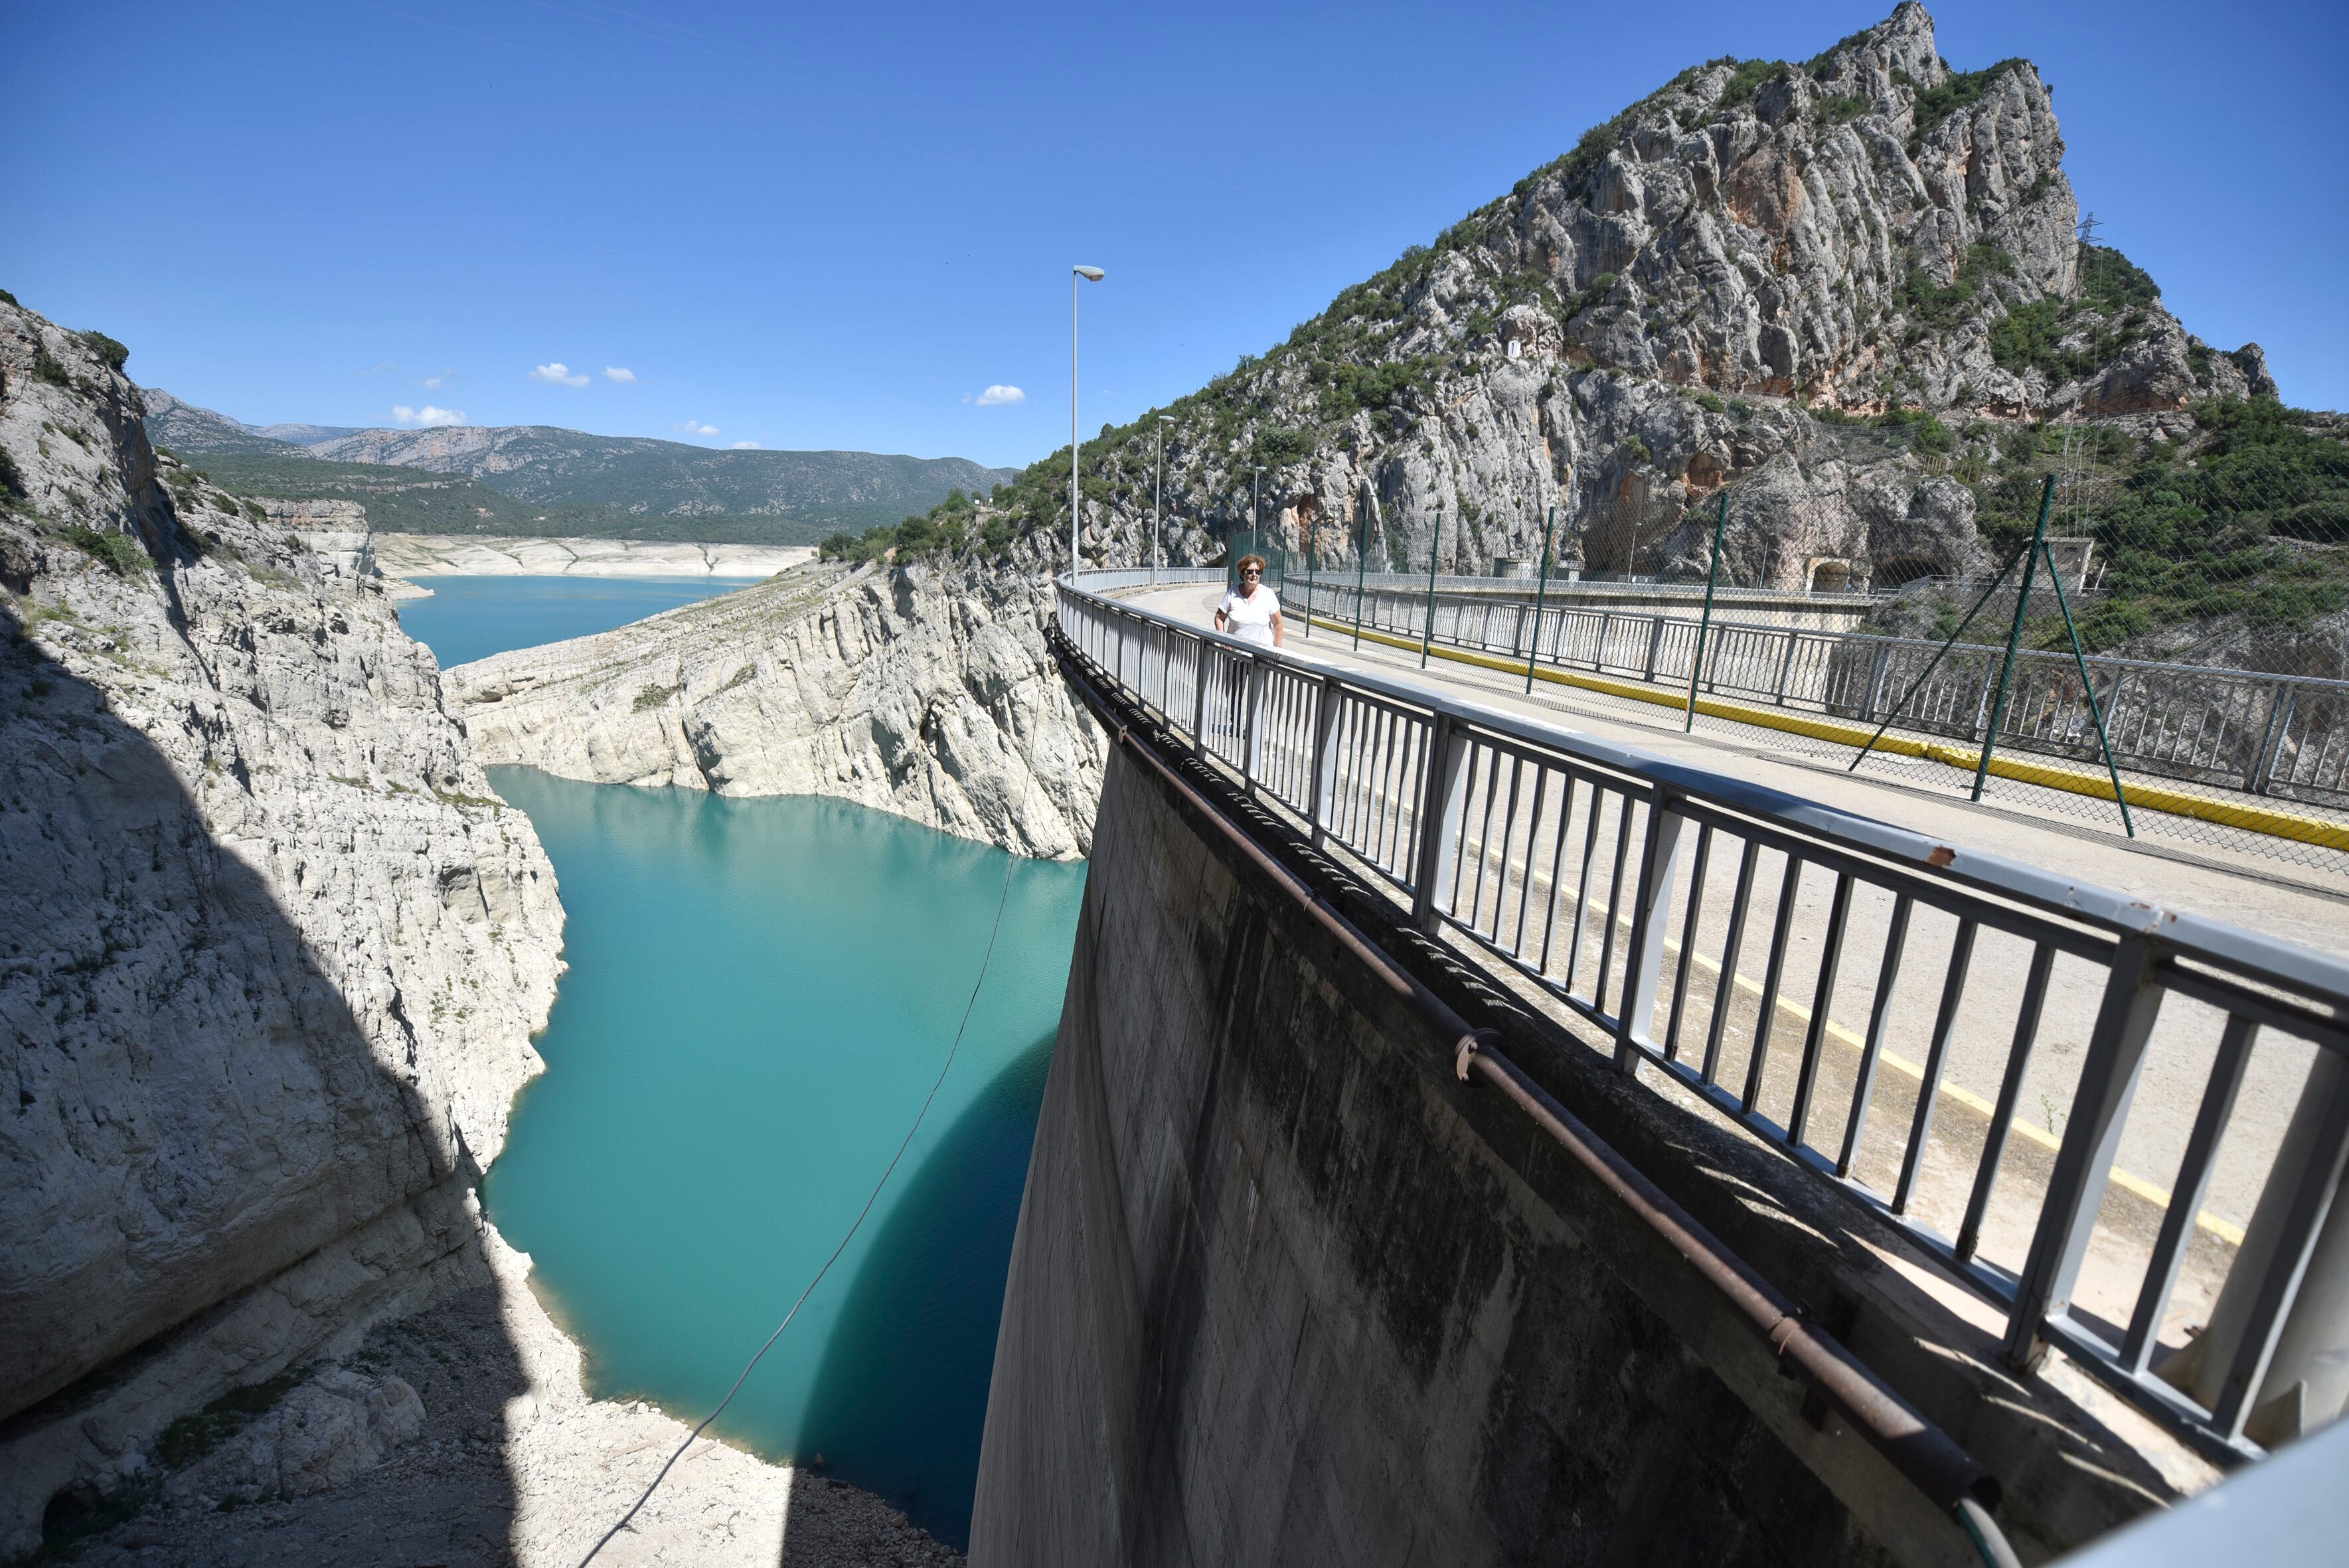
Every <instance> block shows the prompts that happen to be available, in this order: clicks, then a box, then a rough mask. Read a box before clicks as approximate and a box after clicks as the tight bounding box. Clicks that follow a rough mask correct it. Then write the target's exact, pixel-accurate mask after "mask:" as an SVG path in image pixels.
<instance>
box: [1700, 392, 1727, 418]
mask: <svg viewBox="0 0 2349 1568" xmlns="http://www.w3.org/2000/svg"><path fill="white" fill-rule="evenodd" d="M1696 406H1697V407H1700V408H1702V409H1703V410H1704V411H1705V412H1706V413H1708V414H1718V413H1721V412H1723V410H1724V409H1726V408H1727V407H1729V405H1727V404H1726V403H1723V401H1722V400H1721V399H1720V398H1718V397H1714V396H1713V394H1712V393H1710V392H1700V393H1698V394H1697V395H1696Z"/></svg>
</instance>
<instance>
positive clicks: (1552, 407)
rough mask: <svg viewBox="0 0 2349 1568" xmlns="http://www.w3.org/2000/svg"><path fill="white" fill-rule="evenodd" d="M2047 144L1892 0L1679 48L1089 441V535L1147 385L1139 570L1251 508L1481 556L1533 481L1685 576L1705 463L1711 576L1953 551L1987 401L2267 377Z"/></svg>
mask: <svg viewBox="0 0 2349 1568" xmlns="http://www.w3.org/2000/svg"><path fill="white" fill-rule="evenodd" d="M2063 154H2064V141H2063V138H2062V134H2061V131H2060V129H2059V127H2058V125H2057V121H2056V117H2055V112H2054V105H2053V100H2052V98H2051V91H2050V88H2048V87H2047V85H2046V84H2045V83H2044V82H2043V81H2042V80H2041V79H2040V77H2039V74H2038V72H2037V71H2036V70H2035V69H2034V68H2033V67H2032V65H2031V64H2030V63H2029V62H2028V61H2024V60H2006V61H2002V62H1999V63H1997V64H1994V65H1992V66H1989V67H1985V68H1983V69H1981V70H1974V71H1961V70H1958V69H1956V68H1954V67H1951V65H1950V64H1949V63H1948V62H1946V61H1944V60H1943V59H1942V58H1941V57H1940V54H1939V52H1938V50H1937V49H1936V47H1935V43H1934V35H1933V24H1932V19H1931V17H1930V16H1929V15H1927V14H1926V12H1925V11H1924V9H1923V8H1922V7H1921V6H1920V5H1916V4H1914V3H1913V0H1912V3H1908V4H1903V5H1900V6H1899V9H1898V10H1896V11H1895V12H1894V13H1893V14H1892V15H1891V16H1890V17H1889V18H1888V19H1887V20H1885V21H1884V22H1882V23H1880V24H1878V26H1873V27H1870V28H1868V29H1867V30H1865V31H1863V32H1860V33H1857V34H1855V35H1853V36H1850V37H1848V38H1847V39H1845V40H1843V41H1842V42H1841V43H1838V44H1837V45H1835V46H1833V47H1831V48H1828V49H1827V50H1826V51H1825V52H1824V53H1822V54H1820V55H1819V56H1817V57H1815V58H1813V59H1811V60H1808V61H1804V62H1788V61H1770V60H1746V61H1740V60H1734V59H1723V60H1715V61H1713V62H1710V63H1708V64H1704V65H1701V66H1692V67H1690V68H1689V69H1687V70H1685V71H1682V73H1681V74H1680V75H1679V76H1677V77H1673V78H1672V79H1671V81H1670V82H1668V83H1666V84H1665V85H1664V86H1663V87H1661V88H1659V89H1657V90H1656V91H1655V92H1654V93H1651V94H1650V95H1649V96H1648V97H1647V98H1643V99H1641V100H1640V102H1639V103H1636V104H1634V105H1632V106H1631V107H1630V108H1627V109H1625V110H1624V111H1623V112H1622V113H1621V114H1619V115H1618V116H1616V117H1615V118H1614V119H1611V120H1609V121H1608V122H1607V123H1605V124H1603V125H1600V126H1598V127H1596V128H1594V129H1591V130H1590V131H1589V132H1588V134H1586V135H1584V136H1583V137H1582V139H1581V140H1580V142H1579V143H1578V145H1577V146H1576V147H1575V148H1574V149H1573V150H1572V151H1570V152H1568V153H1567V154H1566V155H1565V156H1563V157H1561V158H1559V159H1557V160H1555V161H1553V162H1551V163H1549V164H1547V165H1546V166H1544V167H1543V168H1541V169H1538V170H1535V171H1534V172H1532V173H1531V174H1529V175H1527V176H1526V178H1525V179H1523V180H1521V181H1518V182H1517V184H1516V187H1515V188H1514V189H1513V190H1512V191H1510V192H1509V193H1508V194H1506V196H1503V197H1501V198H1500V199H1499V200H1497V201H1492V202H1490V203H1488V204H1486V205H1485V206H1484V207H1482V208H1479V209H1478V210H1477V211H1475V212H1472V213H1471V214H1469V215H1468V216H1467V217H1466V218H1465V219H1464V220H1463V221H1462V222H1459V223H1457V224H1455V225H1454V226H1453V227H1452V228H1451V229H1448V230H1446V231H1445V232H1444V233H1443V234H1442V235H1440V236H1438V237H1437V238H1436V240H1435V241H1434V242H1433V244H1432V245H1429V246H1414V247H1413V248H1412V250H1411V251H1409V252H1407V253H1405V254H1404V255H1403V256H1402V258H1401V259H1400V260H1398V261H1397V262H1396V263H1394V264H1393V265H1392V266H1391V267H1388V268H1387V269H1386V270H1384V271H1383V272H1381V273H1378V274H1377V275H1376V276H1374V277H1372V278H1370V279H1368V280H1367V281H1365V282H1364V283H1361V284H1357V285H1355V286H1354V287H1351V288H1349V289H1347V290H1346V291H1345V292H1344V293H1342V294H1340V295H1339V296H1338V298H1337V299H1336V300H1335V301H1334V302H1332V304H1330V307H1329V308H1328V309H1327V310H1325V311H1324V312H1322V313H1321V314H1320V315H1318V316H1316V317H1315V318H1314V319H1312V320H1311V321H1309V322H1307V323H1305V324H1304V325H1301V326H1299V328H1298V329H1297V330H1296V332H1295V333H1293V334H1292V335H1290V337H1289V338H1288V341H1287V342H1286V343H1283V344H1281V345H1279V346H1276V347H1275V348H1273V349H1271V350H1270V351H1269V352H1268V353H1266V354H1265V355H1263V356H1249V357H1247V358H1245V359H1243V360H1242V361H1241V363H1240V365H1239V366H1238V368H1237V369H1236V370H1235V371H1233V372H1232V373H1231V374H1229V375H1227V376H1225V377H1219V378H1218V379H1217V380H1216V381H1215V382H1214V383H1212V384H1211V385H1210V386H1208V387H1205V388H1203V389H1202V390H1200V391H1199V392H1197V393H1195V394H1193V395H1191V396H1189V397H1183V398H1179V399H1177V400H1175V401H1174V403H1173V404H1172V405H1170V406H1169V407H1167V408H1166V409H1164V410H1163V411H1162V410H1153V411H1152V413H1151V414H1150V415H1147V416H1145V417H1144V418H1142V419H1140V420H1137V421H1136V422H1135V423H1133V425H1130V426H1126V427H1123V428H1114V429H1112V428H1103V430H1102V432H1101V435H1100V436H1099V438H1089V439H1088V440H1087V442H1086V444H1085V447H1084V449H1083V468H1084V474H1083V491H1084V496H1085V506H1084V530H1083V537H1084V546H1083V548H1084V551H1085V553H1086V554H1087V555H1088V556H1089V557H1092V558H1093V559H1097V560H1100V561H1102V562H1111V563H1123V562H1133V561H1138V560H1141V559H1143V556H1144V552H1146V551H1147V549H1148V540H1149V527H1150V517H1151V501H1152V479H1153V467H1154V455H1155V446H1154V442H1155V439H1156V438H1157V435H1158V432H1159V428H1160V427H1159V426H1158V424H1157V417H1158V415H1159V414H1160V413H1161V412H1164V414H1165V415H1167V416H1168V417H1170V418H1171V419H1172V421H1173V422H1172V423H1171V424H1169V425H1166V426H1165V427H1164V432H1165V459H1164V461H1165V495H1166V511H1167V514H1168V516H1169V517H1170V518H1171V519H1172V520H1174V521H1171V522H1170V524H1169V527H1168V550H1169V556H1168V559H1170V560H1175V561H1181V560H1213V559H1216V557H1217V556H1218V554H1219V553H1220V552H1221V551H1222V549H1223V548H1224V542H1225V540H1226V538H1227V537H1228V536H1229V535H1230V533H1232V532H1233V531H1236V530H1238V529H1244V528H1248V527H1251V526H1261V527H1263V528H1264V529H1266V530H1268V531H1270V533H1271V534H1272V535H1273V537H1275V538H1276V539H1277V540H1278V541H1279V542H1282V543H1284V544H1285V545H1287V546H1288V548H1291V549H1297V550H1302V549H1305V548H1311V549H1312V550H1313V551H1314V552H1315V553H1316V554H1317V555H1318V556H1319V558H1320V559H1321V560H1322V561H1324V562H1330V563H1333V564H1335V563H1343V562H1351V561H1353V560H1354V559H1355V557H1356V554H1357V552H1358V551H1365V550H1366V551H1367V552H1368V554H1369V556H1370V558H1371V563H1372V564H1373V565H1374V566H1379V567H1393V568H1397V569H1408V570H1425V568H1426V564H1427V562H1428V559H1429V554H1430V551H1431V548H1433V551H1434V552H1435V554H1436V555H1437V557H1438V558H1439V560H1440V561H1441V562H1442V563H1443V565H1444V569H1445V570H1446V571H1463V572H1469V571H1477V572H1481V571H1485V570H1488V569H1489V564H1490V560H1491V557H1493V556H1494V555H1495V554H1514V555H1530V554H1533V553H1535V552H1537V550H1538V548H1539V545H1540V540H1541V534H1542V527H1543V521H1544V518H1545V515H1546V512H1547V509H1548V508H1550V507H1551V506H1553V505H1555V506H1556V507H1557V511H1558V534H1559V541H1560V543H1559V547H1558V559H1559V561H1560V562H1561V563H1562V564H1564V565H1566V566H1569V567H1572V566H1579V567H1581V568H1582V569H1584V570H1586V571H1588V572H1591V573H1601V572H1616V573H1619V572H1624V571H1630V570H1636V571H1639V572H1641V573H1649V572H1655V571H1659V570H1670V569H1671V568H1672V567H1674V566H1675V565H1682V566H1688V565H1693V566H1694V568H1695V569H1696V570H1699V571H1701V570H1702V562H1701V561H1700V560H1698V559H1697V558H1698V557H1699V556H1700V555H1701V553H1702V550H1703V548H1704V546H1705V545H1706V544H1708V543H1709V534H1707V532H1706V531H1705V530H1704V529H1703V528H1702V526H1699V525H1692V524H1691V523H1690V522H1689V521H1688V514H1689V513H1690V512H1691V511H1692V510H1693V509H1700V508H1706V507H1707V503H1708V502H1709V501H1710V500H1711V498H1713V496H1714V495H1715V494H1716V493H1717V492H1718V491H1719V490H1721V488H1722V487H1723V485H1724V484H1729V485H1731V486H1732V487H1733V488H1732V494H1733V497H1734V498H1735V501H1734V505H1733V524H1732V542H1731V550H1732V555H1733V560H1732V562H1731V566H1732V572H1733V578H1734V580H1736V581H1739V582H1741V583H1747V584H1749V585H1765V586H1779V587H1787V588H1801V587H1805V586H1808V585H1809V584H1810V583H1812V582H1813V581H1814V580H1816V577H1817V575H1818V573H1819V571H1820V568H1821V567H1823V566H1825V567H1826V568H1827V569H1828V571H1829V573H1830V577H1829V580H1830V581H1834V582H1838V583H1840V582H1844V581H1849V582H1851V583H1855V584H1858V585H1868V584H1870V583H1874V584H1876V585H1893V584H1897V583H1899V582H1901V581H1904V580H1906V577H1908V576H1923V575H1929V574H1932V573H1956V572H1962V571H1966V570H1969V569H1970V568H1971V566H1973V565H1974V564H1976V563H1977V558H1976V552H1977V550H1978V545H1977V542H1976V526H1975V511H1976V510H1977V507H1978V505H1980V504H1982V496H1983V495H1984V494H1985V493H1987V490H1988V489H1989V488H1992V487H1994V486H1995V484H1996V482H1997V480H1999V479H2000V477H2001V476H2002V473H2003V472H2004V471H2005V470H2006V469H2008V468H2009V467H2011V466H2012V464H2013V457H2012V453H2011V450H2010V445H2011V444H2010V443H2007V442H2005V441H2004V439H2003V437H2004V435H2005V433H2006V432H2007V431H2009V430H2011V429H2012V428H2013V424H2014V422H2017V421H2024V420H2044V419H2048V418H2070V417H2077V418H2092V419H2121V420H2125V421H2126V420H2136V421H2137V423H2138V424H2139V425H2141V426H2142V425H2144V424H2145V422H2146V421H2147V419H2148V418H2160V417H2163V416H2165V415H2167V416H2168V417H2170V418H2177V417H2178V416H2177V414H2176V412H2175V411H2177V410H2181V409H2184V408H2186V407H2189V404H2193V403H2196V402H2199V401H2201V400H2206V399H2214V398H2227V397H2247V396H2262V395H2264V396H2269V397H2272V396H2273V395H2274V393H2275V386H2274V383H2273V381H2272V380H2271V379H2270V377H2269V376H2268V373H2267V370H2266V366H2265V362H2264V359H2263V356H2261V352H2260V350H2259V348H2258V347H2257V346H2256V345H2253V346H2245V347H2244V348H2241V349H2240V350H2236V351H2234V352H2232V353H2219V352H2216V351H2214V350H2212V349H2211V348H2210V347H2209V346H2207V345H2205V344H2203V343H2202V342H2201V341H2200V340H2199V339H2197V338H2195V337H2193V336H2191V335H2189V334H2188V333H2187V332H2186V331H2185V330H2184V328H2183V327H2182V326H2181V325H2179V324H2178V320H2177V319H2176V318H2175V317H2174V316H2172V315H2170V314H2169V313H2168V311H2167V310H2166V309H2165V308H2163V306H2162V304H2161V303H2160V299H2159V294H2158V289H2157V288H2156V286H2155V285H2154V284H2153V282H2152V280H2151V279H2149V278H2147V276H2146V275H2145V274H2144V273H2142V272H2139V271H2138V270H2137V268H2136V267H2134V266H2132V265H2131V264H2130V263H2128V262H2127V259H2126V258H2124V257H2122V256H2121V255H2120V254H2119V253H2116V252H2114V251H2111V250H2109V249H2106V248H2103V247H2099V246H2096V245H2093V244H2083V243H2082V242H2080V241H2079V239H2078V238H2077V230H2076V222H2077V220H2078V216H2079V212H2078V207H2077V203H2076V202H2075V198H2074V195H2073V191H2072V187H2071V185H2070V183H2069V181H2067V180H2066V179H2065V177H2064V168H2063ZM1862 419H1872V420H1880V421H1882V422H1881V423H1879V424H1873V425H1871V426H1869V427H1868V428H1855V427H1854V426H1852V425H1851V424H1850V423H1848V422H1849V421H1855V420H1862ZM2148 430H2149V427H2148V428H2147V429H2138V430H2137V432H2136V433H2137V435H2139V436H2145V435H2147V433H2148ZM2153 434H2154V438H2157V439H2158V432H2154V433H2153ZM1258 465H1261V466H1262V468H1263V469H1264V473H1263V480H1262V494H1263V500H1262V504H1261V507H1260V510H1259V511H1257V512H1256V513H1255V514H1253V515H1252V514H1251V510H1250V509H1251V507H1252V506H1254V505H1256V503H1255V502H1254V501H1253V500H1252V498H1251V487H1250V479H1249V470H1250V469H1251V468H1252V467H1255V466H1258ZM1068 480H1069V469H1068V455H1067V453H1066V452H1065V451H1064V452H1062V453H1061V454H1059V455H1057V456H1056V457H1055V458H1054V459H1047V460H1046V461H1045V462H1043V463H1040V464H1038V465H1036V467H1035V468H1033V469H1030V471H1029V473H1028V474H1027V475H1026V476H1025V477H1023V479H1022V480H1021V481H1020V483H1019V484H1018V485H1017V486H1013V487H1009V489H1007V490H1005V491H1001V492H998V494H997V496H996V497H995V499H994V506H995V508H996V509H997V510H999V511H1000V512H1001V513H1003V514H1004V515H1005V516H1006V517H1007V519H1008V521H1009V523H1010V524H1011V525H1012V529H1013V530H1014V531H1021V532H1024V533H1026V534H1027V535H1029V536H1030V537H1032V538H1036V539H1038V540H1040V541H1045V542H1049V541H1050V540H1051V539H1053V538H1056V537H1057V538H1058V539H1060V540H1063V541H1065V539H1066V538H1067V529H1068V511H1067V497H1068ZM981 521H984V520H983V519H982V520H981ZM1706 521H1710V520H1709V518H1708V519H1707V520H1706ZM1056 531H1057V532H1056ZM1003 536H1004V535H1003V531H999V532H998V535H997V538H998V539H999V540H1000V539H1002V538H1003ZM999 548H1001V547H999Z"/></svg>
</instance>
